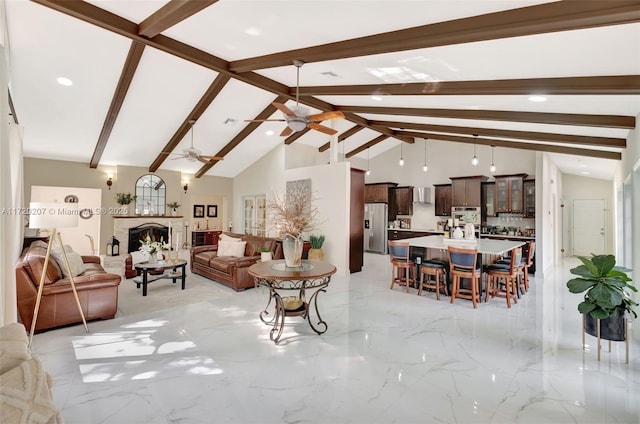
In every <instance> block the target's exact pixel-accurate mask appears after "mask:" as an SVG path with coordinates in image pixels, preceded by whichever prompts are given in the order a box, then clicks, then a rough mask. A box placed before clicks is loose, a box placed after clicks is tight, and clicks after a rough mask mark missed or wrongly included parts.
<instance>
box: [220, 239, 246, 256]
mask: <svg viewBox="0 0 640 424" xmlns="http://www.w3.org/2000/svg"><path fill="white" fill-rule="evenodd" d="M246 246H247V242H246V241H220V242H219V243H218V256H220V257H221V256H235V257H236V258H242V257H244V249H245V248H246Z"/></svg>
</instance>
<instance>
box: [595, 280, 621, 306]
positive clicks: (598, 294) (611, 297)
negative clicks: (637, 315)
mask: <svg viewBox="0 0 640 424" xmlns="http://www.w3.org/2000/svg"><path fill="white" fill-rule="evenodd" d="M587 295H588V296H589V298H592V299H595V300H596V301H598V303H600V302H603V304H608V305H611V306H616V305H619V304H621V303H622V297H623V294H622V292H621V291H620V290H616V289H615V288H612V287H611V286H609V285H608V284H606V283H602V284H596V285H595V286H593V288H591V290H589V292H588V293H587Z"/></svg>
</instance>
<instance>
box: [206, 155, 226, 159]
mask: <svg viewBox="0 0 640 424" xmlns="http://www.w3.org/2000/svg"><path fill="white" fill-rule="evenodd" d="M200 157H201V158H205V159H206V160H223V159H224V156H207V155H200Z"/></svg>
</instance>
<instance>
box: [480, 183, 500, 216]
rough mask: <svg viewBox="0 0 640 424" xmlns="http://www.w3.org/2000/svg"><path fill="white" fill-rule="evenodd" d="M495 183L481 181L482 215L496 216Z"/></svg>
mask: <svg viewBox="0 0 640 424" xmlns="http://www.w3.org/2000/svg"><path fill="white" fill-rule="evenodd" d="M495 189H496V185H495V184H494V183H482V217H483V218H486V217H488V216H489V217H491V216H498V214H497V213H496V196H495Z"/></svg>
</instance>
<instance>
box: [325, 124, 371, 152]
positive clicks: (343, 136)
mask: <svg viewBox="0 0 640 424" xmlns="http://www.w3.org/2000/svg"><path fill="white" fill-rule="evenodd" d="M363 129H364V127H361V126H360V125H354V126H353V127H351V128H349V129H348V130H346V131H345V132H343V133H341V134H340V135H338V143H340V142H342V140H345V139H347V138H349V137H351V136H352V135H354V134H355V133H357V132H358V131H360V130H363ZM329 147H331V142H330V141H329V142H326V143H324V144H323V145H322V146H320V147H318V151H319V152H324V151H325V150H327V149H329Z"/></svg>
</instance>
